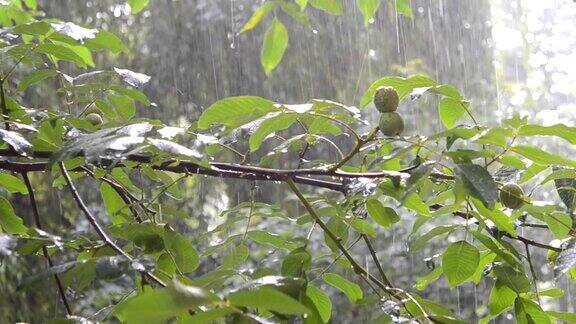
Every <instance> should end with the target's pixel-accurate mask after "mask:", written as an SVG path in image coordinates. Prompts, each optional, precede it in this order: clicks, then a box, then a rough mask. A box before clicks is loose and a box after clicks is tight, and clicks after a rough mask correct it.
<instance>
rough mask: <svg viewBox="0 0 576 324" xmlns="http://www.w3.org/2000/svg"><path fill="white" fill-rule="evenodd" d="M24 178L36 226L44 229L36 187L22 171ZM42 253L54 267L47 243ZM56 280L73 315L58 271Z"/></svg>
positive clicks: (67, 310)
mask: <svg viewBox="0 0 576 324" xmlns="http://www.w3.org/2000/svg"><path fill="white" fill-rule="evenodd" d="M22 179H23V180H24V184H25V185H26V189H28V197H30V204H31V205H32V213H33V214H34V222H35V223H36V227H37V228H38V229H39V230H42V222H41V220H40V213H39V212H38V204H37V203H36V196H35V195H34V188H33V187H32V184H31V183H30V179H29V178H28V173H26V172H24V173H22ZM42 254H44V258H45V259H46V261H48V265H49V266H50V268H54V262H53V261H52V258H51V257H50V254H49V253H48V248H47V247H46V245H42ZM54 281H56V287H57V288H58V294H59V295H60V299H61V300H62V303H63V304H64V307H65V308H66V313H68V315H72V314H73V312H72V307H71V306H70V303H68V299H67V298H66V291H65V289H64V286H63V285H62V281H60V276H58V274H57V273H54Z"/></svg>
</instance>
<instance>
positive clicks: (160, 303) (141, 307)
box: [115, 281, 211, 323]
mask: <svg viewBox="0 0 576 324" xmlns="http://www.w3.org/2000/svg"><path fill="white" fill-rule="evenodd" d="M210 303H211V299H210V297H209V294H208V293H207V292H205V291H203V290H202V289H200V288H197V287H193V286H186V285H184V284H182V283H180V282H178V281H174V282H172V284H171V285H170V286H169V287H168V288H160V289H153V290H152V289H150V290H146V291H145V292H144V293H142V294H140V295H137V296H135V297H132V298H130V299H127V300H126V301H124V302H122V303H120V304H119V305H118V306H117V307H116V310H115V313H116V316H118V318H120V319H121V320H122V321H124V322H126V323H144V322H146V323H150V322H164V321H166V320H168V319H170V318H173V317H175V316H177V315H179V314H180V313H182V312H185V311H186V310H188V309H190V308H193V307H196V306H200V305H207V304H210Z"/></svg>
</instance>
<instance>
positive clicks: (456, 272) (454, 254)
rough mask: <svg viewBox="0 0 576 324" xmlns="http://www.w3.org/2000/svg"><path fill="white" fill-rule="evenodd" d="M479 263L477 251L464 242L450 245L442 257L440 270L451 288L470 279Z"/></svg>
mask: <svg viewBox="0 0 576 324" xmlns="http://www.w3.org/2000/svg"><path fill="white" fill-rule="evenodd" d="M479 262H480V252H479V251H478V249H477V248H476V247H475V246H473V245H471V244H470V243H468V242H466V241H460V242H456V243H451V244H450V245H448V248H447V249H446V252H444V255H443V256H442V269H443V271H444V274H445V275H446V278H448V283H449V284H450V286H451V287H454V286H458V285H459V284H461V283H463V282H464V281H465V280H466V279H468V278H470V277H471V276H472V275H473V274H474V272H476V268H478V264H479Z"/></svg>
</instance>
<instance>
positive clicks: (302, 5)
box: [294, 0, 308, 11]
mask: <svg viewBox="0 0 576 324" xmlns="http://www.w3.org/2000/svg"><path fill="white" fill-rule="evenodd" d="M294 1H296V4H298V5H299V6H300V10H301V11H304V9H306V6H307V5H308V0H294Z"/></svg>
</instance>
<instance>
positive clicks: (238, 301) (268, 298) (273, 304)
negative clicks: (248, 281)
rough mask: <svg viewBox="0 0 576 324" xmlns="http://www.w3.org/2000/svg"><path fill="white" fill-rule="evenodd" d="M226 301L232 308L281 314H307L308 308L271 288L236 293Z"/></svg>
mask: <svg viewBox="0 0 576 324" xmlns="http://www.w3.org/2000/svg"><path fill="white" fill-rule="evenodd" d="M228 301H229V302H230V303H231V304H232V305H234V306H241V307H253V308H260V309H266V310H269V311H275V312H278V313H282V314H306V313H308V312H309V310H308V308H306V307H305V306H304V305H302V304H300V303H299V302H298V301H296V300H295V299H293V298H292V297H290V296H288V295H286V294H284V293H282V292H280V291H278V290H276V289H274V288H271V287H260V288H257V289H254V290H241V291H237V292H234V293H231V294H230V295H228Z"/></svg>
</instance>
